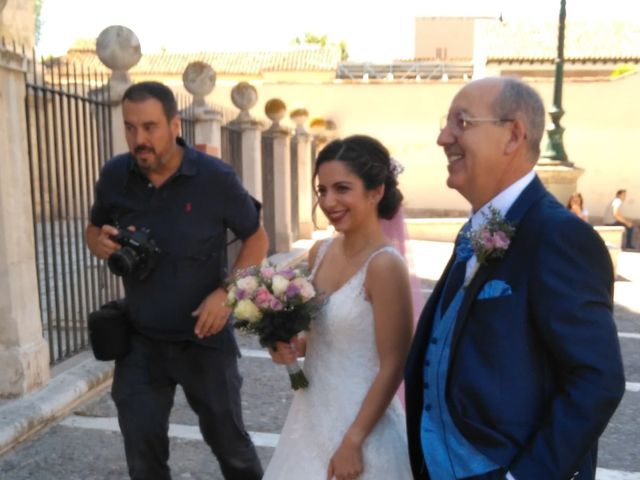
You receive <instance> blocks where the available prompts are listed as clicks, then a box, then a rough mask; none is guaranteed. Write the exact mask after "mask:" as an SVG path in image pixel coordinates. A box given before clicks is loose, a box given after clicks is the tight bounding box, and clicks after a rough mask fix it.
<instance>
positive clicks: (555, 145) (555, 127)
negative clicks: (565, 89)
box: [542, 0, 573, 166]
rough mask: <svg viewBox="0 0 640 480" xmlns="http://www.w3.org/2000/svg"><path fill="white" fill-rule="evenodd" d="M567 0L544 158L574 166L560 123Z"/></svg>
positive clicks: (560, 24)
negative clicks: (563, 140) (569, 157)
mask: <svg viewBox="0 0 640 480" xmlns="http://www.w3.org/2000/svg"><path fill="white" fill-rule="evenodd" d="M566 3H567V2H566V0H560V19H559V22H558V54H557V56H556V75H555V81H554V88H553V106H552V107H551V110H550V111H549V116H550V117H551V121H552V122H553V124H552V125H551V127H549V129H547V135H548V141H547V147H546V149H545V152H544V153H543V154H542V158H544V159H547V160H548V163H550V164H557V163H560V164H563V165H566V166H572V165H573V164H572V163H571V162H569V159H568V158H567V152H566V151H565V149H564V144H563V143H562V135H563V134H564V128H563V127H562V126H561V125H560V118H561V117H562V116H563V115H564V110H563V109H562V82H563V73H564V22H565V18H566V16H567V11H566Z"/></svg>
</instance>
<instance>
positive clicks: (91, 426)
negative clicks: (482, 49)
mask: <svg viewBox="0 0 640 480" xmlns="http://www.w3.org/2000/svg"><path fill="white" fill-rule="evenodd" d="M450 251H451V245H450V244H444V243H436V242H413V252H414V256H415V258H416V260H418V262H417V264H418V266H419V268H418V269H417V273H418V275H419V276H420V277H421V278H422V279H423V282H422V285H423V289H424V292H425V295H428V294H429V290H430V288H431V286H432V285H433V283H434V282H433V280H434V279H435V278H437V277H438V276H439V274H440V272H441V270H442V268H443V266H444V263H445V262H446V259H447V258H448V256H449V253H450ZM427 259H428V260H427ZM618 274H619V277H618V282H616V307H615V317H616V323H617V325H618V329H619V333H620V341H621V345H622V351H623V355H624V361H625V368H626V374H627V382H628V384H627V393H626V395H625V397H624V399H623V401H622V404H621V406H620V408H619V409H618V411H617V412H616V414H615V415H614V417H613V419H612V421H611V423H610V425H609V427H608V428H607V430H606V432H605V434H604V436H603V438H602V441H601V447H600V458H599V466H600V467H601V468H600V470H599V473H598V479H599V480H612V479H619V480H632V479H633V480H640V455H638V453H637V452H638V445H640V428H638V426H639V422H638V418H639V417H640V348H638V347H640V288H639V287H640V253H627V252H624V253H622V254H621V257H620V264H619V268H618ZM239 342H240V344H241V348H242V349H243V351H244V356H243V358H242V359H241V360H240V367H241V370H242V373H243V376H244V382H245V383H244V389H243V407H244V415H245V423H246V425H247V428H248V430H249V431H250V432H251V433H252V435H253V437H254V440H255V442H256V444H257V445H258V451H259V455H260V457H261V459H262V461H263V464H264V465H266V464H267V463H268V461H269V458H270V456H271V454H272V453H273V447H274V445H275V443H276V442H277V434H278V432H279V431H280V429H281V426H282V423H283V422H284V418H285V415H286V411H287V408H288V404H289V401H290V399H291V392H290V390H289V386H288V378H287V376H286V373H285V372H284V369H283V368H282V367H280V366H276V365H273V364H272V363H271V361H270V360H269V359H268V358H266V356H265V355H264V352H262V351H261V350H260V349H259V347H258V345H257V344H256V342H255V341H253V340H252V339H250V338H246V337H240V338H239ZM83 360H84V362H83ZM75 363H76V364H78V365H76V366H74V367H72V368H70V369H68V370H67V371H66V372H64V373H60V375H61V376H63V375H68V374H69V372H75V371H77V370H78V369H79V368H85V369H88V367H87V365H89V364H91V363H95V362H93V360H92V357H91V355H90V354H89V353H86V354H84V355H83V356H81V357H80V358H78V359H76V360H75ZM103 385H105V384H104V383H103ZM107 386H108V385H107ZM92 393H93V394H94V398H93V399H91V400H89V401H86V402H83V403H81V404H80V405H78V406H77V407H75V408H74V409H73V411H72V412H71V413H70V414H69V415H67V416H65V417H64V418H63V419H62V420H61V421H59V422H57V423H55V424H53V425H51V426H49V427H48V428H46V429H45V430H43V431H41V432H40V433H38V434H36V435H34V436H32V437H30V438H29V439H27V440H26V441H24V442H22V443H20V444H18V445H17V446H14V447H13V448H12V449H11V450H9V451H7V452H6V453H5V454H4V455H2V456H0V478H1V479H2V480H27V479H29V480H93V479H95V480H98V479H107V480H110V479H114V480H115V479H126V478H128V477H127V472H126V467H125V460H124V453H123V448H122V441H121V438H120V434H119V432H118V429H117V424H116V422H115V415H116V412H115V407H114V405H113V403H112V401H111V399H110V396H109V394H108V391H107V390H106V388H105V386H103V387H102V388H101V390H98V391H95V390H94V391H93V392H92ZM6 407H7V405H4V406H0V418H1V417H2V413H3V408H4V412H6V411H7V408H6ZM171 424H172V425H171V431H170V434H171V437H172V440H171V461H170V464H171V469H172V472H173V478H174V479H203V480H204V479H208V480H210V479H221V478H222V476H221V475H220V471H219V468H218V466H217V463H216V461H215V460H214V459H213V457H212V455H211V454H210V452H208V449H207V447H206V445H205V444H204V443H203V442H202V441H201V439H200V434H199V432H198V429H197V426H196V424H197V422H196V418H195V416H194V415H193V413H192V412H191V410H190V409H189V407H188V406H187V404H186V401H185V399H184V396H183V395H182V393H181V392H179V393H178V395H177V398H176V403H175V407H174V410H173V414H172V417H171ZM0 433H1V432H0ZM0 437H1V435H0Z"/></svg>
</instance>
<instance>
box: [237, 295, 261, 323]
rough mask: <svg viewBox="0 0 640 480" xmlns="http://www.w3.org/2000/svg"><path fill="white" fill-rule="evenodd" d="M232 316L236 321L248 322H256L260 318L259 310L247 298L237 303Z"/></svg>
mask: <svg viewBox="0 0 640 480" xmlns="http://www.w3.org/2000/svg"><path fill="white" fill-rule="evenodd" d="M233 315H234V316H235V317H236V318H237V319H238V320H249V321H250V322H257V321H258V320H260V318H262V312H261V311H260V309H259V308H258V307H256V305H255V303H253V302H252V301H251V300H249V299H248V298H245V299H244V300H240V301H239V302H238V305H236V308H235V309H234V310H233Z"/></svg>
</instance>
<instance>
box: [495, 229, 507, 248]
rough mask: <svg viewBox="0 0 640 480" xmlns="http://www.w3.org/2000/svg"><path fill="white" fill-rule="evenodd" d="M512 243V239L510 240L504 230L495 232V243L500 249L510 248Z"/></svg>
mask: <svg viewBox="0 0 640 480" xmlns="http://www.w3.org/2000/svg"><path fill="white" fill-rule="evenodd" d="M510 243H511V240H509V237H507V234H506V233H504V232H503V231H502V230H498V231H497V232H496V233H494V234H493V244H494V245H495V247H496V248H499V249H500V250H506V249H507V248H509V244H510Z"/></svg>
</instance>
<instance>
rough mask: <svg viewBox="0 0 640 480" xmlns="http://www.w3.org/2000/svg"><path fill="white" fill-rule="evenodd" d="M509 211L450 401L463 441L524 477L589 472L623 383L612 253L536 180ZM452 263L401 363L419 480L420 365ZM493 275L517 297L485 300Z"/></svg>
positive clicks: (459, 352) (456, 364)
mask: <svg viewBox="0 0 640 480" xmlns="http://www.w3.org/2000/svg"><path fill="white" fill-rule="evenodd" d="M506 218H507V220H509V221H510V222H512V223H513V224H514V225H515V227H516V230H515V236H514V238H513V239H512V242H511V245H510V246H509V249H508V250H507V252H506V253H505V256H504V257H503V258H501V259H493V260H489V261H488V262H487V263H486V264H485V265H483V266H481V267H480V268H479V270H478V271H477V273H476V275H475V276H474V278H473V279H472V281H471V283H470V284H469V286H468V287H467V290H466V292H465V296H464V299H463V301H462V304H461V306H460V310H459V313H458V318H457V323H456V326H455V330H454V334H453V343H452V352H451V364H450V368H449V375H448V378H447V387H446V400H447V405H448V408H449V411H450V413H451V416H452V418H453V420H454V422H455V424H456V426H457V427H458V429H459V430H460V432H461V433H462V434H463V435H464V436H465V438H466V439H467V440H469V441H470V442H471V443H472V444H473V445H474V446H475V447H476V448H477V449H478V450H479V451H480V452H482V453H483V454H484V455H486V456H487V457H488V458H490V459H491V460H493V461H494V462H495V463H497V464H498V465H500V466H502V467H503V468H504V469H505V470H509V471H511V473H512V474H513V475H514V476H515V478H516V479H517V480H541V479H544V480H566V479H569V478H571V477H572V475H574V474H575V473H576V472H579V473H578V475H577V476H576V477H575V478H579V479H593V478H595V465H596V456H597V440H598V437H599V436H600V435H601V433H602V431H603V430H604V428H605V426H606V424H607V422H608V420H609V418H610V417H611V415H612V414H613V412H614V411H615V409H616V407H617V405H618V403H619V402H620V399H621V398H622V395H623V393H624V388H625V383H624V372H623V367H622V359H621V356H620V346H619V342H618V337H617V332H616V328H615V324H614V321H613V315H612V309H613V308H612V307H613V305H612V303H613V302H612V294H613V269H612V265H611V259H610V257H609V253H608V251H607V249H606V247H605V245H604V243H603V242H602V240H601V239H600V237H599V236H598V234H597V233H596V232H595V231H594V230H593V228H592V227H591V226H589V225H588V224H586V223H585V222H583V221H582V220H580V219H579V218H578V217H577V216H575V215H573V214H572V213H571V212H569V211H568V210H567V209H566V208H565V207H563V206H562V205H561V204H560V203H558V202H557V201H556V200H555V199H554V198H553V196H552V195H551V194H549V192H547V190H546V189H545V188H544V186H543V185H542V183H541V182H540V180H539V179H538V178H537V177H536V178H535V179H534V180H533V181H532V182H531V183H530V184H529V185H528V186H527V188H526V189H525V190H524V191H523V192H522V194H521V195H520V196H519V197H518V199H517V200H516V201H515V203H514V204H513V206H512V207H511V209H510V210H509V212H508V213H507V215H506ZM451 264H452V261H450V262H449V265H448V266H447V268H446V270H445V273H444V274H443V276H442V278H441V280H440V282H438V284H437V285H436V288H435V290H434V292H433V294H432V295H431V298H430V299H429V301H428V303H427V305H426V306H425V308H424V310H423V312H422V315H421V317H420V321H419V324H418V327H417V329H416V334H415V338H414V342H413V345H412V348H411V352H410V354H409V357H408V361H407V366H406V370H405V395H406V409H407V431H408V432H407V433H408V437H409V451H410V456H411V464H412V469H413V472H414V476H415V478H429V477H428V474H427V472H426V469H425V467H424V459H423V454H422V451H421V446H420V418H421V415H422V408H423V399H422V393H423V385H422V372H423V366H424V356H425V352H426V348H427V347H428V344H429V342H428V339H429V337H430V334H431V327H432V323H433V317H434V311H435V308H436V303H437V301H438V299H439V297H440V293H441V290H442V286H443V279H444V278H446V275H447V273H448V271H449V268H450V267H451ZM491 280H497V281H498V282H499V283H502V282H506V284H508V285H509V286H510V287H511V293H510V294H507V295H503V296H497V297H493V298H483V299H478V298H477V297H478V294H479V293H480V291H481V289H482V287H483V286H484V285H485V284H486V283H487V282H488V281H491ZM506 293H509V292H508V291H507V292H506ZM427 448H428V446H427ZM434 480H437V479H434Z"/></svg>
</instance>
